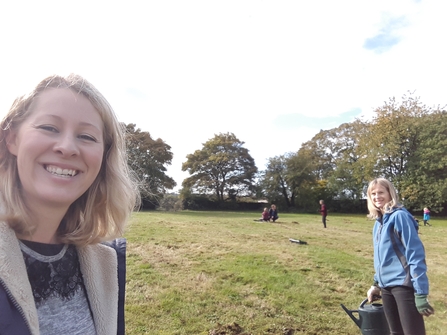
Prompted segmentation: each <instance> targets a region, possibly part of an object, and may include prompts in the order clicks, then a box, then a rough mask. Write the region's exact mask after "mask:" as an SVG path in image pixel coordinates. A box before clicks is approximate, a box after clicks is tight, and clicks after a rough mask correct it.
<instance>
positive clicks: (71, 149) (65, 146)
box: [54, 134, 79, 156]
mask: <svg viewBox="0 0 447 335" xmlns="http://www.w3.org/2000/svg"><path fill="white" fill-rule="evenodd" d="M54 151H56V152H58V153H60V154H62V155H63V156H73V155H78V154H79V148H78V145H77V143H76V137H75V136H73V135H69V134H61V136H60V137H59V138H58V141H57V142H56V144H55V146H54Z"/></svg>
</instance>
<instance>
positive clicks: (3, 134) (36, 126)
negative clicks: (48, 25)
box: [0, 75, 139, 335]
mask: <svg viewBox="0 0 447 335" xmlns="http://www.w3.org/2000/svg"><path fill="white" fill-rule="evenodd" d="M123 136H124V130H123V129H122V128H121V126H120V124H119V122H118V120H117V119H116V117H115V115H114V113H113V111H112V109H111V107H110V105H109V104H108V102H107V101H106V100H105V98H104V97H103V96H102V95H101V94H100V93H99V92H98V91H97V90H96V89H95V87H94V86H93V85H91V84H90V83H89V82H87V81H86V80H85V79H84V78H82V77H80V76H77V75H70V76H68V77H60V76H52V77H49V78H46V79H44V80H43V81H42V82H40V83H39V84H38V85H37V86H36V88H35V89H34V90H33V91H32V92H31V93H30V94H29V95H25V96H23V97H20V98H18V99H16V100H15V102H14V103H13V105H12V107H11V109H10V111H9V113H8V114H7V115H6V117H5V118H4V119H3V121H2V122H1V129H0V200H1V209H2V212H1V221H0V329H1V334H2V335H4V334H98V335H99V334H117V333H118V334H123V333H124V284H125V241H124V240H123V239H117V238H119V237H120V236H121V235H122V233H123V229H124V224H125V222H126V221H127V218H128V217H129V215H130V213H131V212H132V210H133V209H134V208H135V206H136V205H137V204H138V199H139V198H138V191H137V187H136V183H135V182H134V181H133V179H132V178H131V174H130V171H129V170H128V165H127V160H126V155H125V152H126V151H125V146H124V143H125V142H124V139H123ZM107 241H108V242H107Z"/></svg>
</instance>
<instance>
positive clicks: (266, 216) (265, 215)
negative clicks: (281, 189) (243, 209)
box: [262, 207, 270, 222]
mask: <svg viewBox="0 0 447 335" xmlns="http://www.w3.org/2000/svg"><path fill="white" fill-rule="evenodd" d="M269 220H270V214H269V209H268V208H267V207H265V208H264V211H263V212H262V221H266V222H267V221H269Z"/></svg>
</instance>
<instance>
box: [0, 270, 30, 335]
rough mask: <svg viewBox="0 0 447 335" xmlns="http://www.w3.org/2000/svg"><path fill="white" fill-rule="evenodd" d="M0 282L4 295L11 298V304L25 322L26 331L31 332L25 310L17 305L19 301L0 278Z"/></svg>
mask: <svg viewBox="0 0 447 335" xmlns="http://www.w3.org/2000/svg"><path fill="white" fill-rule="evenodd" d="M0 284H1V285H2V287H3V289H4V290H5V292H6V295H7V296H8V298H9V299H10V300H11V302H12V304H13V305H14V307H15V308H17V310H18V311H19V313H20V315H21V316H22V319H23V321H24V322H25V325H26V327H27V328H28V331H29V333H30V334H32V332H31V326H30V324H29V323H28V320H27V319H26V317H25V312H24V311H23V309H22V307H21V306H20V305H19V303H18V302H17V300H16V299H15V298H14V296H13V295H12V293H11V291H10V290H9V288H8V287H7V286H6V285H5V282H4V281H3V280H2V279H1V278H0Z"/></svg>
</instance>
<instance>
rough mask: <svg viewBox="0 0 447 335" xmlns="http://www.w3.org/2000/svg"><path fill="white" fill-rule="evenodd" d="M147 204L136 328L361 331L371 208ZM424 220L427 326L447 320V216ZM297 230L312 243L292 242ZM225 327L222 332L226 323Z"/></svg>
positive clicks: (131, 290)
mask: <svg viewBox="0 0 447 335" xmlns="http://www.w3.org/2000/svg"><path fill="white" fill-rule="evenodd" d="M258 217H260V214H259V213H233V212H230V213H228V212H189V211H185V212H178V213H164V212H146V213H136V214H135V215H134V217H133V218H132V220H131V223H130V225H129V228H128V231H127V233H126V237H127V238H128V274H127V305H126V322H127V325H126V328H127V333H128V334H166V335H174V334H319V335H321V334H347V335H349V334H356V335H357V334H359V333H360V331H359V328H358V327H357V326H356V325H355V324H354V322H353V321H352V320H351V319H350V318H349V316H348V315H347V314H346V313H345V312H344V311H343V310H342V308H341V307H340V303H343V304H344V305H345V306H346V307H347V308H348V309H357V307H358V306H359V304H360V302H361V301H362V300H363V298H364V296H365V295H366V291H367V289H368V288H369V286H370V284H371V282H372V276H373V265H372V252H373V250H372V245H371V243H372V242H371V229H372V225H373V223H372V222H371V221H368V220H367V219H366V218H365V216H363V215H362V216H352V215H350V216H347V215H343V216H342V215H340V216H335V215H329V216H328V228H327V229H324V228H323V227H322V224H321V222H320V220H321V219H320V216H319V215H297V214H281V215H280V220H279V222H277V223H274V224H273V223H262V222H254V221H253V219H256V218H258ZM431 223H432V224H433V227H423V226H422V227H421V228H420V231H421V238H422V240H423V242H424V244H425V248H426V251H427V263H428V266H429V279H430V283H431V294H430V298H431V302H432V303H433V305H434V306H435V308H436V314H435V316H433V317H430V318H428V319H426V328H427V333H428V334H432V335H434V334H444V333H445V331H446V330H447V319H446V317H445V316H446V310H447V304H446V293H445V292H447V266H446V265H447V260H446V257H445V255H446V251H445V245H446V241H447V221H446V220H432V221H431ZM289 238H294V239H300V240H304V241H306V242H307V243H308V244H307V245H299V244H294V243H291V242H289ZM218 330H220V332H219V331H218Z"/></svg>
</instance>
